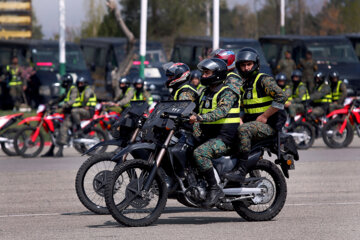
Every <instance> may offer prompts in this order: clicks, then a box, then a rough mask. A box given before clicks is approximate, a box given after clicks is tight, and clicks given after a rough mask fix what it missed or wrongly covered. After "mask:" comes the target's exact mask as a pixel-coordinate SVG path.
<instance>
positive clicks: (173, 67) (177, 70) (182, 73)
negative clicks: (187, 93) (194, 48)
mask: <svg viewBox="0 0 360 240" xmlns="http://www.w3.org/2000/svg"><path fill="white" fill-rule="evenodd" d="M163 68H164V70H165V75H166V77H167V78H168V80H167V81H166V82H165V85H166V87H168V88H173V87H176V86H179V84H182V83H184V82H185V81H187V80H188V76H189V75H190V68H189V67H188V65H186V64H185V63H173V62H169V63H165V64H164V65H163Z"/></svg>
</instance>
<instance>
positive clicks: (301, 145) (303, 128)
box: [293, 122, 316, 150]
mask: <svg viewBox="0 0 360 240" xmlns="http://www.w3.org/2000/svg"><path fill="white" fill-rule="evenodd" d="M293 132H294V133H302V134H304V135H305V137H306V139H305V140H304V141H298V140H296V139H295V138H294V140H295V143H296V147H297V148H298V149H302V150H306V149H309V148H310V147H312V145H313V144H314V141H315V138H316V136H315V130H314V128H313V127H312V126H311V124H309V123H307V122H298V123H296V125H295V127H294V128H293Z"/></svg>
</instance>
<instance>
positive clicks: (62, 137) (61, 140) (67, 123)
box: [56, 114, 72, 145]
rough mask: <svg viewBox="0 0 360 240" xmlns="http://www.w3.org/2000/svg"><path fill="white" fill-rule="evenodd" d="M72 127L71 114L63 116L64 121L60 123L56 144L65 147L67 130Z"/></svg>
mask: <svg viewBox="0 0 360 240" xmlns="http://www.w3.org/2000/svg"><path fill="white" fill-rule="evenodd" d="M71 126H72V120H71V114H65V119H64V121H63V122H62V124H61V126H60V130H59V135H58V137H57V139H56V142H57V144H59V145H66V144H67V141H68V129H69V128H70V127H71Z"/></svg>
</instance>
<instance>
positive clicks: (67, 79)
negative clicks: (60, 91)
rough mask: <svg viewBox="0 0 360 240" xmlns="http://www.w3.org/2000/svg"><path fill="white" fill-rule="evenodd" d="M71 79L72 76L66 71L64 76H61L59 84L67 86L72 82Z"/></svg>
mask: <svg viewBox="0 0 360 240" xmlns="http://www.w3.org/2000/svg"><path fill="white" fill-rule="evenodd" d="M73 81H74V80H73V77H72V76H71V75H70V74H69V73H66V74H65V75H64V76H62V77H61V86H62V87H63V88H68V87H69V86H71V85H72V84H73Z"/></svg>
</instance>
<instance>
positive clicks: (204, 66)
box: [197, 58, 228, 86]
mask: <svg viewBox="0 0 360 240" xmlns="http://www.w3.org/2000/svg"><path fill="white" fill-rule="evenodd" d="M197 67H198V69H199V70H200V71H205V70H210V71H212V72H213V74H212V75H211V76H209V77H203V76H201V79H200V82H201V84H202V85H205V86H209V85H214V84H218V83H221V82H223V81H224V80H225V79H226V75H227V72H228V70H227V66H226V63H225V62H224V61H223V60H221V59H218V58H210V59H204V60H202V61H201V62H200V63H199V64H198V65H197Z"/></svg>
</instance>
